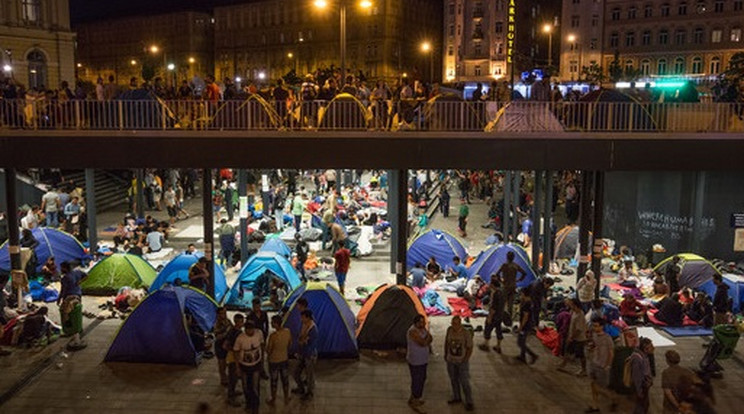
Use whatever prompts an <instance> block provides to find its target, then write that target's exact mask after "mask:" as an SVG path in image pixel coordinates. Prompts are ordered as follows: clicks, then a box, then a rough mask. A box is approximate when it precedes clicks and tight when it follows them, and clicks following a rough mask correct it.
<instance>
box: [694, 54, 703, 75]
mask: <svg viewBox="0 0 744 414" xmlns="http://www.w3.org/2000/svg"><path fill="white" fill-rule="evenodd" d="M692 73H703V59H702V58H700V57H698V56H695V57H694V58H692Z"/></svg>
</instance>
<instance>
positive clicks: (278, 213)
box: [274, 209, 284, 231]
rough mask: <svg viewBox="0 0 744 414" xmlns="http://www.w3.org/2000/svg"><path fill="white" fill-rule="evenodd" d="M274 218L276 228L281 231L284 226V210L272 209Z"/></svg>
mask: <svg viewBox="0 0 744 414" xmlns="http://www.w3.org/2000/svg"><path fill="white" fill-rule="evenodd" d="M274 220H276V230H277V231H282V229H283V228H284V210H279V209H276V210H274Z"/></svg>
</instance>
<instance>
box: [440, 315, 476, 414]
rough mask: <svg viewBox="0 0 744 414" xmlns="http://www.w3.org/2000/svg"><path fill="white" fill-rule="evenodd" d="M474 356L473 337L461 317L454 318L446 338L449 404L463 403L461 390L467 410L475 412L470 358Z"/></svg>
mask: <svg viewBox="0 0 744 414" xmlns="http://www.w3.org/2000/svg"><path fill="white" fill-rule="evenodd" d="M472 354H473V336H472V334H471V333H470V332H469V331H467V330H466V329H465V328H463V326H462V320H461V319H460V317H459V316H454V317H452V324H451V325H450V327H449V328H447V334H446V335H445V338H444V360H445V361H446V362H447V374H448V375H449V378H450V383H451V384H452V399H451V400H449V401H447V404H458V403H460V402H462V398H461V396H460V395H461V394H460V389H461V388H462V393H463V394H465V410H466V411H473V408H474V406H473V394H472V391H471V389H470V356H471V355H472Z"/></svg>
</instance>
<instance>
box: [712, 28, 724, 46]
mask: <svg viewBox="0 0 744 414" xmlns="http://www.w3.org/2000/svg"><path fill="white" fill-rule="evenodd" d="M722 37H723V30H721V29H714V30H713V31H712V32H710V42H711V43H721V38H722Z"/></svg>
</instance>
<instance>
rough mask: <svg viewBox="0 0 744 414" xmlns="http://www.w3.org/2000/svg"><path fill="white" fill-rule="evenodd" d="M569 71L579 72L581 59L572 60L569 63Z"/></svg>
mask: <svg viewBox="0 0 744 414" xmlns="http://www.w3.org/2000/svg"><path fill="white" fill-rule="evenodd" d="M568 71H569V72H571V73H572V74H574V73H578V72H579V61H578V60H572V61H571V62H570V64H569V67H568ZM572 76H573V75H572Z"/></svg>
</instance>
